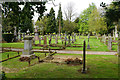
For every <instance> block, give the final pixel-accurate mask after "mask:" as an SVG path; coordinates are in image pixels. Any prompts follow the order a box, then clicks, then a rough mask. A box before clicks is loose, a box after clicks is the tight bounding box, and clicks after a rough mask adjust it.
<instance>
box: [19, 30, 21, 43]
mask: <svg viewBox="0 0 120 80" xmlns="http://www.w3.org/2000/svg"><path fill="white" fill-rule="evenodd" d="M18 40H19V41H21V33H20V30H19V31H18Z"/></svg>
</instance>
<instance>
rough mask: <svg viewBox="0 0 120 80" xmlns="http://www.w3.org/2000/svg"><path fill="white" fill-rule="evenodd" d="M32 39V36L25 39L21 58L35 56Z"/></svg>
mask: <svg viewBox="0 0 120 80" xmlns="http://www.w3.org/2000/svg"><path fill="white" fill-rule="evenodd" d="M32 38H33V37H30V36H27V37H25V38H24V50H23V52H22V55H21V57H30V56H32V55H34V54H33V52H32V51H31V50H32Z"/></svg>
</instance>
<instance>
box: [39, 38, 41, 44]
mask: <svg viewBox="0 0 120 80" xmlns="http://www.w3.org/2000/svg"><path fill="white" fill-rule="evenodd" d="M39 45H41V38H40V37H39Z"/></svg>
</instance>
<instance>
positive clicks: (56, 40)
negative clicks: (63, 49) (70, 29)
mask: <svg viewBox="0 0 120 80" xmlns="http://www.w3.org/2000/svg"><path fill="white" fill-rule="evenodd" d="M55 44H58V36H57V35H56V38H55Z"/></svg>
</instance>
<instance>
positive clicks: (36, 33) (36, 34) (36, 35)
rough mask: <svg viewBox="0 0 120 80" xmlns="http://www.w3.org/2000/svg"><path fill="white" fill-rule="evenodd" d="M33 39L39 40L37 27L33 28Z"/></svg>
mask: <svg viewBox="0 0 120 80" xmlns="http://www.w3.org/2000/svg"><path fill="white" fill-rule="evenodd" d="M34 34H35V40H39V32H38V31H37V28H35V32H34Z"/></svg>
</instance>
